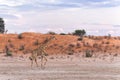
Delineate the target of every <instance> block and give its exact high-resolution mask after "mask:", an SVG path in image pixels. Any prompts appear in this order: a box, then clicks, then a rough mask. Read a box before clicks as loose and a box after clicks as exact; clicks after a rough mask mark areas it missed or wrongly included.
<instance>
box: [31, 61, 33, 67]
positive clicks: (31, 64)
mask: <svg viewBox="0 0 120 80" xmlns="http://www.w3.org/2000/svg"><path fill="white" fill-rule="evenodd" d="M32 66H33V60H31V68H32Z"/></svg>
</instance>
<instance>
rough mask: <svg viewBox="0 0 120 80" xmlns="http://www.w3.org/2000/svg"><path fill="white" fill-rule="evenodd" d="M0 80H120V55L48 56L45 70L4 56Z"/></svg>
mask: <svg viewBox="0 0 120 80" xmlns="http://www.w3.org/2000/svg"><path fill="white" fill-rule="evenodd" d="M39 64H40V61H39ZM0 80H120V56H118V57H114V59H113V58H111V57H105V59H104V58H81V57H78V56H48V62H47V65H46V68H45V69H44V70H42V69H41V68H40V67H39V68H37V67H36V66H35V65H34V67H33V68H31V67H30V61H29V60H28V58H26V57H4V56H1V58H0Z"/></svg>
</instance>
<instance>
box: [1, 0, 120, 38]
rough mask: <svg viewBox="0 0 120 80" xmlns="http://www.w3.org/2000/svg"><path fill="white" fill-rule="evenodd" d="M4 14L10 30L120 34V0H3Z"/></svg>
mask: <svg viewBox="0 0 120 80" xmlns="http://www.w3.org/2000/svg"><path fill="white" fill-rule="evenodd" d="M0 17H2V18H3V19H4V20H5V24H6V29H8V31H9V33H15V32H17V33H21V32H28V31H29V32H30V31H31V32H41V33H46V32H48V31H54V32H57V33H61V32H65V33H68V32H73V31H74V30H76V29H85V30H86V31H87V34H95V35H107V34H109V33H110V34H112V35H117V36H118V35H120V0H0Z"/></svg>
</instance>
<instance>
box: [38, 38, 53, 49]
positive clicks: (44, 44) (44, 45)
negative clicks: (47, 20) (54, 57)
mask: <svg viewBox="0 0 120 80" xmlns="http://www.w3.org/2000/svg"><path fill="white" fill-rule="evenodd" d="M53 39H54V38H50V39H46V40H45V42H44V43H43V44H42V45H40V46H39V47H38V48H39V49H40V48H42V49H44V48H45V47H46V46H47V45H48V44H49V43H50V42H51V41H52V40H53Z"/></svg>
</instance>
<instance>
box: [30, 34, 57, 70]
mask: <svg viewBox="0 0 120 80" xmlns="http://www.w3.org/2000/svg"><path fill="white" fill-rule="evenodd" d="M53 39H55V37H54V36H52V37H50V38H49V39H48V38H47V39H46V40H45V41H44V42H43V43H42V44H40V45H39V46H38V48H36V49H34V50H33V51H32V54H31V56H30V57H29V59H30V60H31V67H32V65H33V61H35V63H36V65H37V66H38V63H37V58H38V56H40V58H41V68H43V67H44V66H45V64H46V62H47V58H46V54H47V53H46V50H45V49H46V47H47V45H48V44H49V42H50V41H51V40H53ZM44 60H45V62H44Z"/></svg>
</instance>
